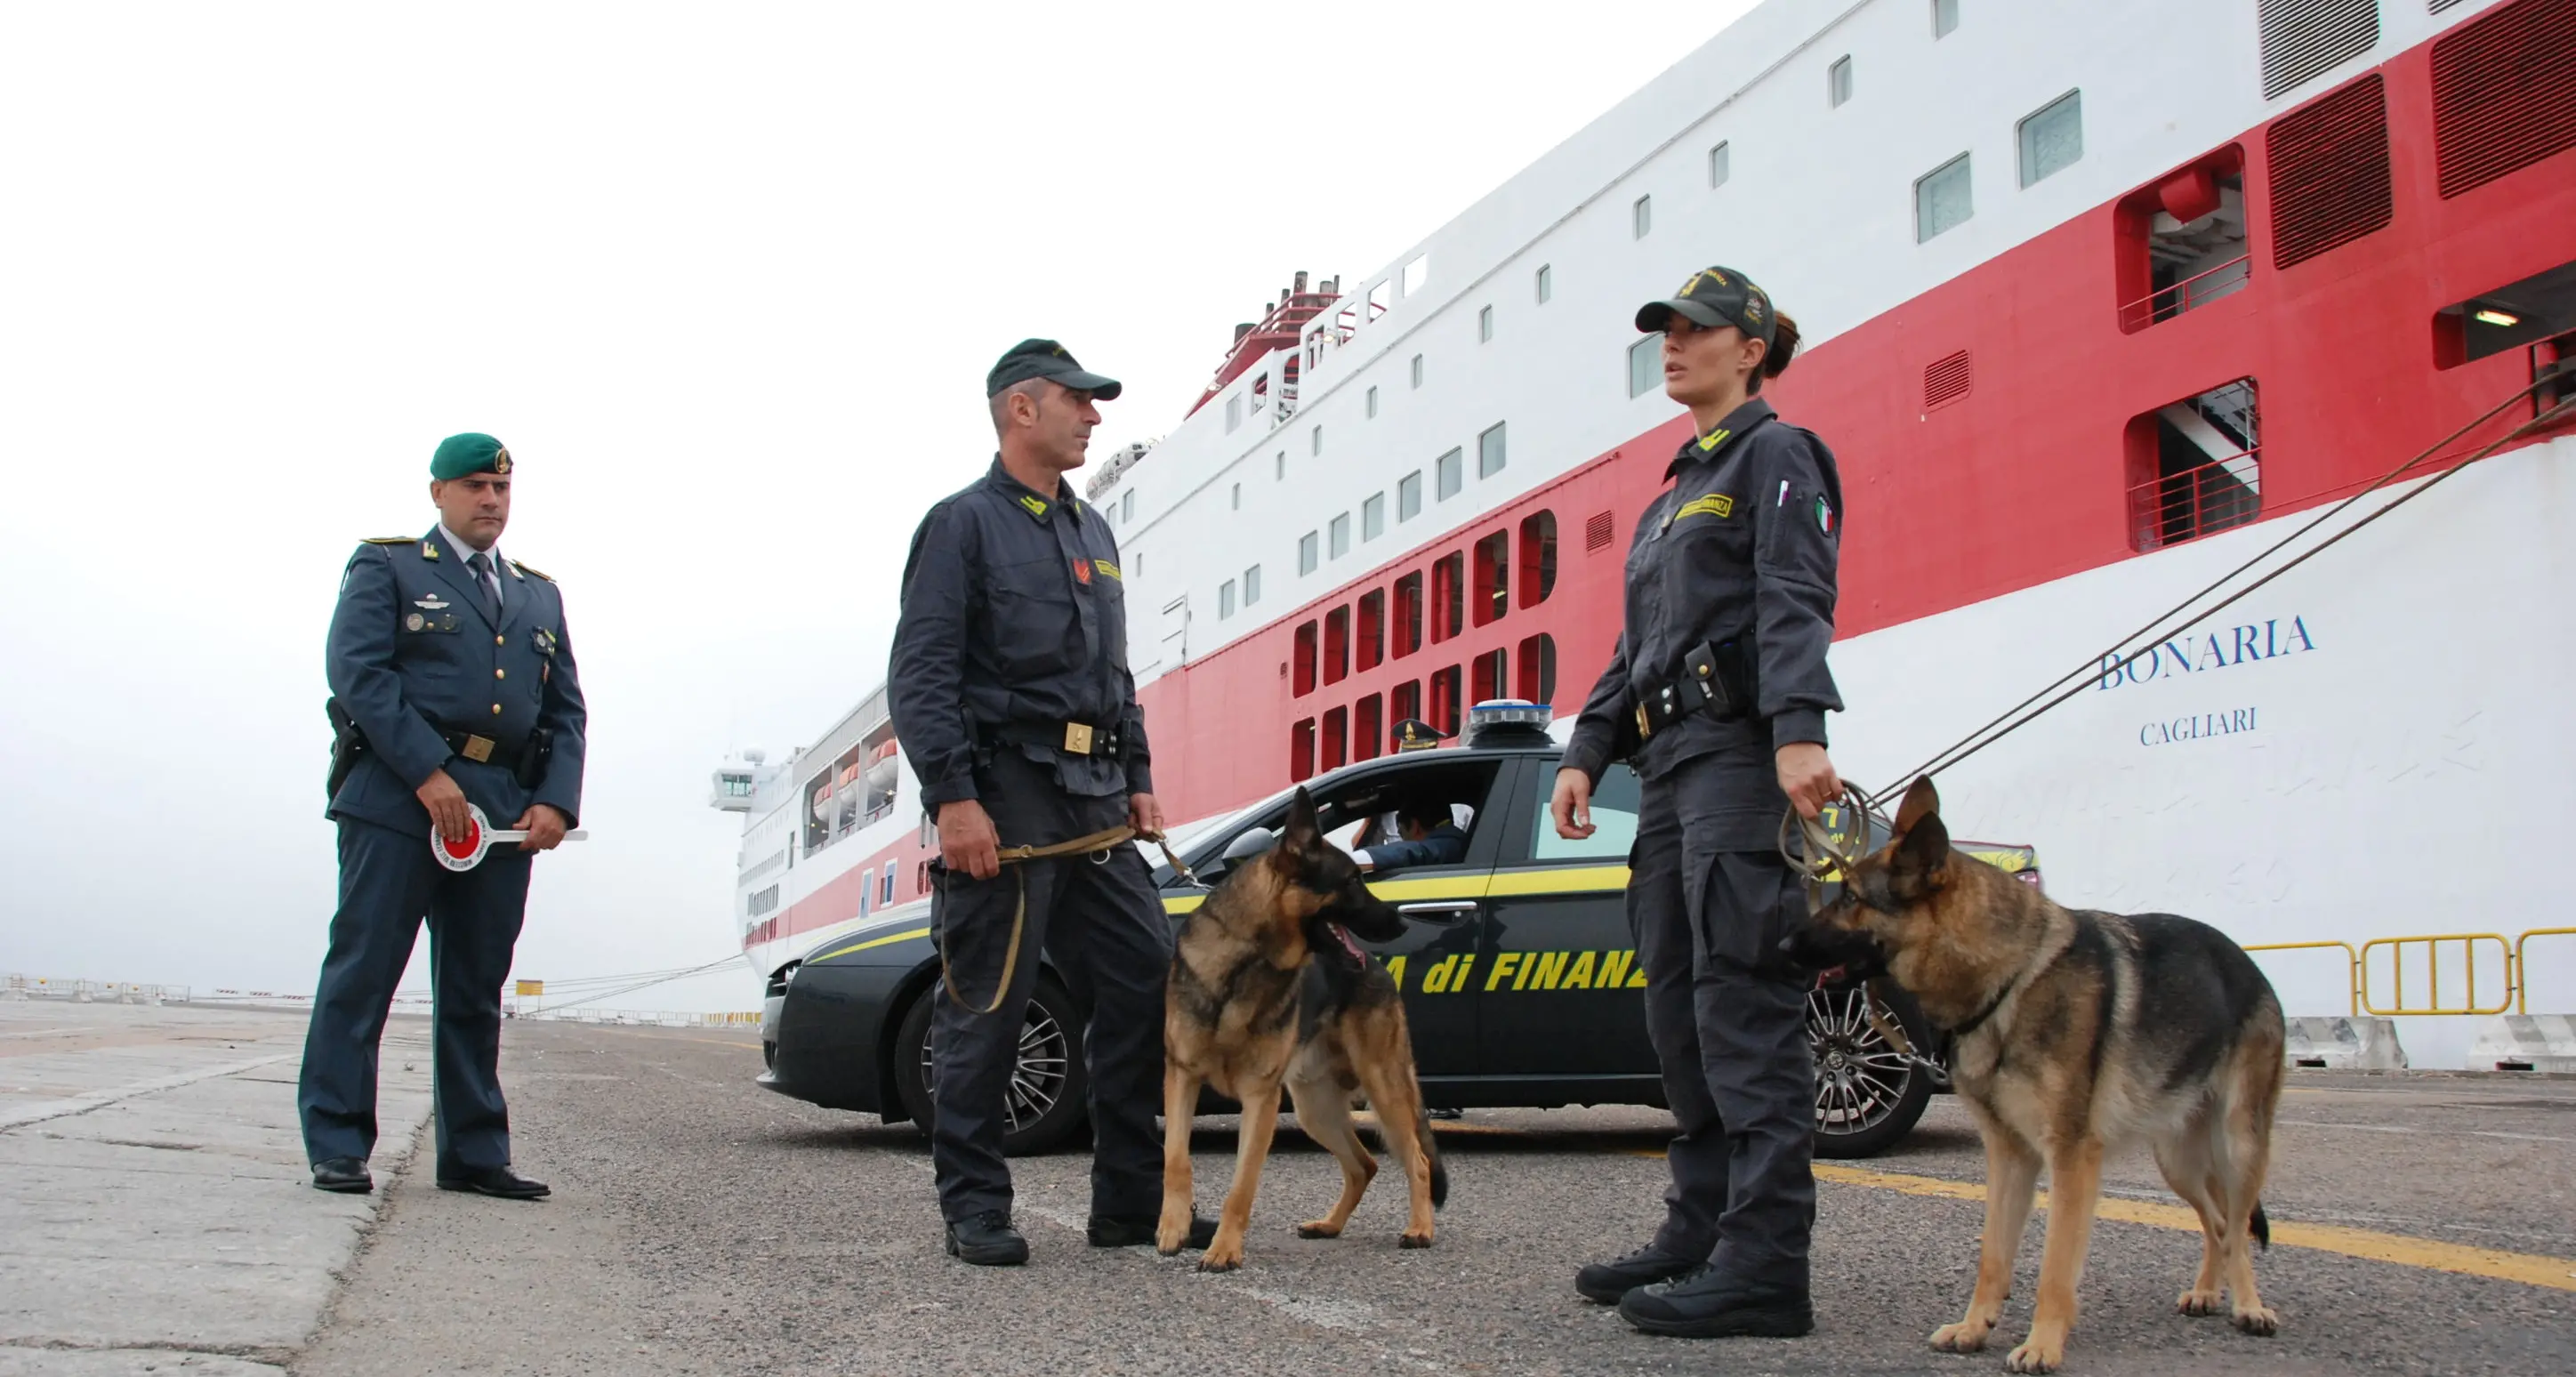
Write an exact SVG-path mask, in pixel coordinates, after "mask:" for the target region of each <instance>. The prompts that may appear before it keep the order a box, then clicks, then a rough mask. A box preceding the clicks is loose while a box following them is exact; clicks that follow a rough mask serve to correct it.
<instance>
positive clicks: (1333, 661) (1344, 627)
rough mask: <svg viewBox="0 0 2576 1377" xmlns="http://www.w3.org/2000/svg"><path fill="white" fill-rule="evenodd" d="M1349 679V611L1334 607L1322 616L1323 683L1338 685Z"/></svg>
mask: <svg viewBox="0 0 2576 1377" xmlns="http://www.w3.org/2000/svg"><path fill="white" fill-rule="evenodd" d="M1349 677H1351V609H1350V608H1348V607H1336V608H1334V609H1333V610H1332V611H1330V612H1327V613H1325V614H1324V682H1325V683H1327V684H1338V683H1340V682H1341V681H1343V680H1344V679H1347V678H1349Z"/></svg>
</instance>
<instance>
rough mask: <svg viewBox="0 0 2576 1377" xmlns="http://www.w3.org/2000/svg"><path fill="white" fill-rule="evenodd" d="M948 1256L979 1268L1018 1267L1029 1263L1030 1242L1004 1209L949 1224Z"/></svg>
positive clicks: (952, 1221)
mask: <svg viewBox="0 0 2576 1377" xmlns="http://www.w3.org/2000/svg"><path fill="white" fill-rule="evenodd" d="M948 1255H949V1256H950V1257H953V1258H955V1259H957V1260H958V1261H959V1262H967V1263H972V1264H974V1265H975V1266H977V1267H1017V1266H1019V1265H1020V1264H1021V1263H1023V1262H1026V1261H1028V1260H1029V1241H1028V1240H1027V1239H1025V1238H1022V1237H1020V1231H1019V1230H1017V1229H1014V1228H1012V1227H1011V1217H1010V1215H1008V1214H1006V1213H1004V1212H1003V1211H1001V1210H986V1211H984V1212H983V1213H982V1214H979V1215H972V1216H969V1217H967V1218H965V1219H956V1220H951V1221H949V1224H948Z"/></svg>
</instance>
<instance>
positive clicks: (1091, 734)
mask: <svg viewBox="0 0 2576 1377" xmlns="http://www.w3.org/2000/svg"><path fill="white" fill-rule="evenodd" d="M984 734H985V735H986V736H989V737H991V738H993V739H994V740H997V741H1007V742H1010V743H1011V744H1012V745H1014V746H1044V747H1046V748H1047V749H1049V750H1054V751H1062V752H1064V753H1065V754H1066V755H1097V756H1108V757H1112V758H1115V757H1116V756H1117V755H1118V754H1119V751H1118V746H1119V735H1118V729H1117V728H1116V727H1095V726H1093V725H1091V724H1090V723H1088V722H1004V723H1002V724H1001V725H999V726H995V727H986V728H985V729H984Z"/></svg>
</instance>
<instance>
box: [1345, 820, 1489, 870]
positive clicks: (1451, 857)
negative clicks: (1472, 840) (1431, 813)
mask: <svg viewBox="0 0 2576 1377" xmlns="http://www.w3.org/2000/svg"><path fill="white" fill-rule="evenodd" d="M1363 849H1364V850H1365V851H1366V852H1367V853H1368V858H1369V863H1370V864H1372V865H1375V866H1376V867H1377V868H1378V869H1380V870H1393V869H1395V868H1396V867H1398V866H1405V865H1456V864H1457V863H1458V862H1460V861H1463V860H1465V859H1467V834H1466V833H1464V832H1461V831H1459V830H1458V824H1456V823H1454V822H1444V823H1442V824H1440V825H1439V826H1438V827H1434V828H1432V829H1431V835H1429V836H1427V837H1424V838H1423V839H1422V840H1420V841H1390V842H1379V843H1377V844H1376V845H1374V846H1370V847H1365V848H1363Z"/></svg>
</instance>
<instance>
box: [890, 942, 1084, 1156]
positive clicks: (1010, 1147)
mask: <svg viewBox="0 0 2576 1377" xmlns="http://www.w3.org/2000/svg"><path fill="white" fill-rule="evenodd" d="M947 997H948V996H947V994H946V992H945V991H944V990H942V989H941V987H940V986H938V985H935V984H934V985H932V986H931V987H930V988H929V989H928V990H926V991H924V992H923V993H922V996H921V998H919V999H916V1000H914V1001H913V1002H912V1008H911V1009H909V1010H908V1011H906V1012H905V1014H904V1016H903V1027H902V1030H901V1031H900V1032H898V1033H897V1034H896V1037H895V1044H894V1045H895V1058H894V1066H895V1076H894V1079H895V1089H896V1091H897V1093H899V1094H900V1095H902V1097H903V1107H904V1108H905V1109H906V1110H909V1111H910V1112H911V1114H912V1121H913V1122H914V1123H916V1124H918V1125H920V1126H921V1130H922V1132H924V1133H927V1132H929V1131H930V1115H931V1105H930V1086H931V1062H930V1014H931V1011H932V1009H934V1008H936V1007H937V1004H938V1001H940V1000H942V999H945V998H947ZM1087 1086H1088V1080H1087V1078H1086V1077H1085V1075H1084V1073H1083V1068H1082V1024H1081V1021H1080V1020H1079V1019H1077V1018H1076V1017H1075V1015H1074V1012H1073V999H1072V997H1071V996H1069V995H1067V994H1066V993H1065V992H1064V987H1063V986H1062V985H1059V984H1057V983H1056V982H1055V979H1054V978H1053V977H1052V976H1046V975H1041V976H1039V977H1038V983H1037V988H1035V989H1034V990H1032V991H1030V993H1029V1008H1028V1012H1027V1013H1026V1014H1023V1015H1022V1016H1021V1019H1020V1047H1019V1060H1018V1063H1017V1064H1016V1065H1014V1066H1013V1067H1012V1068H1011V1083H1010V1087H1009V1089H1008V1091H1007V1092H1006V1093H1005V1094H1004V1096H1003V1102H1002V1108H1003V1112H1004V1113H1005V1114H1006V1115H1008V1119H1007V1121H1006V1122H1007V1123H1008V1125H1009V1126H1008V1127H1007V1128H1006V1129H1005V1130H1004V1132H1003V1134H1002V1151H1003V1152H1004V1153H1006V1154H1008V1155H1010V1156H1013V1157H1026V1156H1034V1155H1035V1154H1038V1153H1041V1152H1047V1151H1050V1150H1052V1149H1054V1148H1056V1147H1058V1146H1061V1145H1062V1144H1063V1142H1064V1140H1065V1139H1067V1138H1069V1137H1071V1136H1073V1133H1074V1130H1076V1129H1078V1128H1080V1127H1081V1126H1082V1120H1083V1114H1084V1110H1083V1101H1084V1096H1085V1093H1086V1088H1087Z"/></svg>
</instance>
